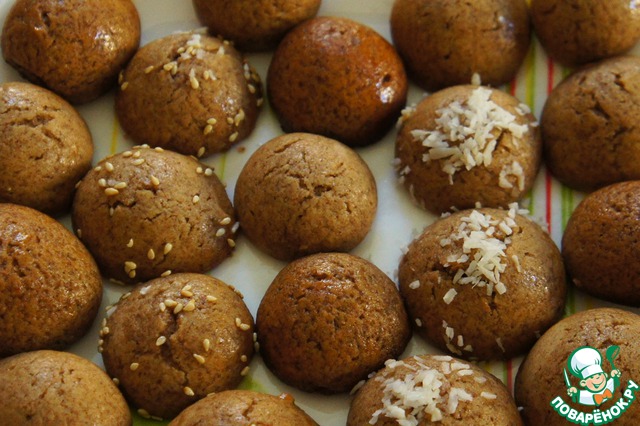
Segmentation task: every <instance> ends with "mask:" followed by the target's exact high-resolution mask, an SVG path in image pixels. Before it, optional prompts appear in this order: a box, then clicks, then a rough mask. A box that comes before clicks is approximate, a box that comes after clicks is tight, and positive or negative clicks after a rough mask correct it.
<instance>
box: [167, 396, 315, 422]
mask: <svg viewBox="0 0 640 426" xmlns="http://www.w3.org/2000/svg"><path fill="white" fill-rule="evenodd" d="M239 424H242V425H245V424H246V425H278V426H317V425H318V424H317V423H316V422H315V421H314V420H313V419H312V418H311V417H309V416H308V415H307V414H306V413H305V412H304V411H302V410H301V409H300V408H298V406H297V405H295V404H294V402H293V398H292V397H291V396H289V395H287V394H282V395H280V396H279V397H277V396H273V395H268V394H264V393H259V392H254V391H249V390H229V391H224V392H220V393H216V394H213V395H209V396H208V397H206V398H204V399H202V400H200V401H198V402H196V403H195V404H193V405H192V406H190V407H188V408H187V409H185V410H184V411H183V412H182V413H180V415H179V416H178V417H176V418H175V419H173V421H172V422H171V423H169V425H170V426H207V425H210V426H232V425H239Z"/></svg>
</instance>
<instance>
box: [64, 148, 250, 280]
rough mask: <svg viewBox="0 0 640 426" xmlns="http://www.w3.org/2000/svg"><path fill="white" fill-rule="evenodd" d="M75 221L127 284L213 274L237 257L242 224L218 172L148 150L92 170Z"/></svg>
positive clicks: (105, 266) (107, 269)
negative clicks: (179, 275) (233, 254)
mask: <svg viewBox="0 0 640 426" xmlns="http://www.w3.org/2000/svg"><path fill="white" fill-rule="evenodd" d="M72 220H73V229H74V230H75V232H76V234H77V235H78V237H80V239H81V240H82V242H83V243H84V244H85V245H86V246H87V248H88V249H89V251H91V253H92V254H93V255H94V257H95V258H96V261H97V262H98V265H100V269H101V271H102V273H103V274H104V275H106V276H107V277H109V278H113V279H116V280H118V281H122V282H125V283H136V282H140V281H146V280H149V279H151V278H156V277H159V276H160V275H167V274H170V273H172V272H205V271H208V270H210V269H211V268H213V267H215V266H217V265H218V264H219V263H221V262H222V261H223V260H224V259H226V258H227V257H229V256H230V255H231V252H232V250H233V247H235V241H234V238H235V231H236V230H237V227H238V225H236V223H235V217H234V212H233V206H232V205H231V201H230V200H229V197H228V196H227V193H226V191H225V188H224V186H223V185H222V183H221V182H220V180H219V179H218V177H217V176H216V175H215V173H214V171H213V170H212V169H211V168H209V167H207V166H206V165H204V164H202V163H200V162H198V161H197V160H196V159H194V158H192V157H187V156H184V155H181V154H177V153H175V152H171V151H166V150H163V149H162V148H154V149H152V148H149V147H148V146H140V147H134V148H133V149H132V150H130V151H125V152H122V153H119V154H115V155H112V156H110V157H107V158H105V159H103V160H102V161H100V162H99V163H98V165H97V166H96V167H95V168H93V169H92V170H91V171H89V173H87V175H86V176H85V177H84V178H83V179H82V181H81V183H80V185H79V186H78V189H77V191H76V195H75V198H74V201H73V209H72Z"/></svg>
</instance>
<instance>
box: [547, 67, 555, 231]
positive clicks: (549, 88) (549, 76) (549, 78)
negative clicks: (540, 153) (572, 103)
mask: <svg viewBox="0 0 640 426" xmlns="http://www.w3.org/2000/svg"><path fill="white" fill-rule="evenodd" d="M553 74H554V64H553V61H552V60H551V59H550V58H549V59H547V96H548V95H549V94H550V93H551V91H552V90H553V83H554V81H553ZM552 184H553V182H552V180H551V173H549V170H548V169H547V170H546V174H545V193H546V205H547V214H546V216H547V217H546V219H547V231H548V232H549V234H551V218H552V208H551V207H552V206H551V191H552Z"/></svg>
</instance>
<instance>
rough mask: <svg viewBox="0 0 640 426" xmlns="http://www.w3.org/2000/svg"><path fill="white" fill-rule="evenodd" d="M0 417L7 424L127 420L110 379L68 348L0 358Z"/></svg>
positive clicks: (123, 423)
mask: <svg viewBox="0 0 640 426" xmlns="http://www.w3.org/2000/svg"><path fill="white" fill-rule="evenodd" d="M0 377H2V380H0V399H2V404H0V418H2V424H5V425H42V426H44V425H70V424H74V425H89V424H91V425H104V426H128V425H131V413H130V412H129V407H127V403H126V401H125V400H124V398H123V397H122V394H121V393H120V392H119V391H118V388H117V387H116V386H115V385H114V384H113V382H112V381H111V379H110V378H109V377H108V376H107V375H106V374H105V373H104V371H102V370H101V369H100V368H99V367H98V366H97V365H95V364H93V363H92V362H90V361H89V360H86V359H84V358H81V357H79V356H77V355H74V354H71V353H67V352H57V351H48V350H43V351H34V352H28V353H24V354H20V355H15V356H12V357H10V358H6V359H4V360H0Z"/></svg>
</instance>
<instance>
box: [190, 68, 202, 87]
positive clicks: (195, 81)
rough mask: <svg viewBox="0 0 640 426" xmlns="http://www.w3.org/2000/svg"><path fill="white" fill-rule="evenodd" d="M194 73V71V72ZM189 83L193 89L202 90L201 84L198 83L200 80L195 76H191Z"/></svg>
mask: <svg viewBox="0 0 640 426" xmlns="http://www.w3.org/2000/svg"><path fill="white" fill-rule="evenodd" d="M192 71H193V70H192ZM189 83H190V84H191V88H192V89H196V90H197V89H199V88H200V82H199V81H198V79H197V78H196V77H195V76H193V75H192V76H189Z"/></svg>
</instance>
